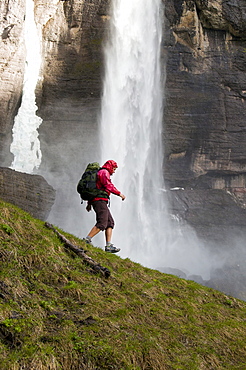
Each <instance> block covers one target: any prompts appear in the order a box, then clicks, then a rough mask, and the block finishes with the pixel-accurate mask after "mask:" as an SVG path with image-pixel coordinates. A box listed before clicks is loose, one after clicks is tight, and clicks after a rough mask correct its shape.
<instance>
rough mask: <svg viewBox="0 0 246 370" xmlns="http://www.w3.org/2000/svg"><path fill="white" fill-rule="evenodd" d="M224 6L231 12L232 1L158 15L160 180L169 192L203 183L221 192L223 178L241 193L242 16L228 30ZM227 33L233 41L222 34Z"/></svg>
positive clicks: (245, 59)
mask: <svg viewBox="0 0 246 370" xmlns="http://www.w3.org/2000/svg"><path fill="white" fill-rule="evenodd" d="M232 3H233V4H234V7H235V9H238V7H239V5H238V2H236V1H234V2H231V1H230V2H229V1H228V2H221V1H196V2H193V1H182V2H179V4H180V7H179V8H178V9H177V8H176V9H175V7H173V9H172V12H168V8H167V9H166V17H167V24H166V34H167V36H168V37H167V38H166V41H165V43H166V45H165V47H166V53H167V56H166V59H167V81H166V104H165V151H166V155H165V178H166V181H167V184H170V185H171V186H177V185H180V186H183V187H195V186H198V187H200V183H201V177H204V176H206V175H207V176H210V177H213V178H214V181H213V184H211V186H210V187H212V188H220V189H224V188H225V187H226V186H225V184H224V181H223V179H222V178H223V177H225V176H227V179H228V178H229V176H231V177H233V180H234V183H235V186H237V185H238V186H239V187H245V175H244V174H245V172H246V160H245V158H246V145H245V144H246V127H245V122H244V114H243V112H244V111H245V97H246V95H245V91H246V78H245V70H246V53H245V41H244V39H243V35H244V32H245V31H246V15H245V13H241V17H240V19H239V18H235V17H234V18H235V19H234V21H233V22H232V20H231V18H232V16H231V15H230V11H229V10H228V9H229V8H230V7H231V6H232ZM181 4H182V5H181ZM196 5H197V6H196ZM222 5H223V6H222ZM216 6H217V8H216ZM241 8H242V7H240V9H241ZM181 9H182V11H181ZM233 14H234V15H235V13H234V12H233ZM242 17H243V19H242ZM209 20H210V23H209ZM236 20H237V22H238V26H237V27H236V24H235V22H236ZM219 27H220V28H219ZM232 27H233V29H236V28H237V29H240V30H241V32H240V35H242V37H241V38H240V37H235V35H234V34H235V33H237V32H236V31H235V32H234V33H233V34H232V33H229V32H228V31H227V30H231V29H232ZM237 34H238V33H237ZM236 177H237V178H238V183H237V180H236ZM239 183H240V184H239ZM203 187H204V186H203Z"/></svg>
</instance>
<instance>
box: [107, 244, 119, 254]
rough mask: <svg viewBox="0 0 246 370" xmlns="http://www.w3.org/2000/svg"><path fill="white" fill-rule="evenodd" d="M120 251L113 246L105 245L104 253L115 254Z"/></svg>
mask: <svg viewBox="0 0 246 370" xmlns="http://www.w3.org/2000/svg"><path fill="white" fill-rule="evenodd" d="M119 251H120V248H116V247H115V246H114V245H113V244H109V245H106V247H105V252H110V253H117V252H119Z"/></svg>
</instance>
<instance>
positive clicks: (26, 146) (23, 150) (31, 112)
mask: <svg viewBox="0 0 246 370" xmlns="http://www.w3.org/2000/svg"><path fill="white" fill-rule="evenodd" d="M40 40H41V37H40V35H39V34H38V30H37V26H36V23H35V20H34V2H33V0H26V18H25V45H26V63H25V73H24V85H23V93H22V101H21V106H20V108H19V110H18V114H17V116H16V117H15V121H14V126H13V130H12V131H13V141H12V144H11V146H10V151H11V153H12V154H13V155H14V159H13V162H12V164H11V168H13V169H15V170H17V171H20V172H26V173H32V172H33V171H34V170H35V169H37V168H38V167H39V165H40V164H41V159H42V154H41V150H40V142H39V139H38V131H37V129H38V127H39V126H40V124H41V123H42V119H41V118H40V117H38V116H37V115H36V111H37V109H38V107H37V105H36V101H35V100H36V97H35V88H36V85H37V82H38V79H39V70H40V66H41V60H42V57H41V41H40Z"/></svg>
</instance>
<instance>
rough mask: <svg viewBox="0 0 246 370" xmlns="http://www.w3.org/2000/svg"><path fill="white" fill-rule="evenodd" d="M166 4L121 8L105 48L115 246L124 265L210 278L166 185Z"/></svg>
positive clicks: (104, 114)
mask: <svg viewBox="0 0 246 370" xmlns="http://www.w3.org/2000/svg"><path fill="white" fill-rule="evenodd" d="M161 4H162V2H161V0H148V1H143V0H115V1H114V2H113V9H112V16H111V28H110V35H109V41H108V43H107V45H106V47H105V81H104V91H103V97H102V109H101V121H100V123H101V125H100V129H101V136H100V137H101V146H102V148H101V150H102V163H103V162H104V161H106V160H107V159H114V160H116V161H117V162H118V166H119V168H118V170H117V171H116V173H115V175H114V177H113V183H114V184H115V185H116V186H117V188H118V189H119V190H120V191H121V192H122V193H123V194H125V195H126V200H125V201H124V202H122V201H121V200H120V198H118V197H115V196H112V197H111V198H112V199H111V210H112V213H113V215H114V217H115V220H116V228H115V230H114V234H113V242H114V243H115V245H116V246H117V247H120V248H121V252H120V255H121V256H122V257H130V258H131V259H133V260H135V261H137V262H140V263H142V264H143V265H145V266H148V267H154V268H158V267H171V268H178V269H182V270H183V271H185V272H187V273H188V274H199V275H202V276H203V277H204V278H208V277H209V270H210V267H211V264H212V262H211V261H209V256H208V252H207V251H206V250H205V248H204V246H203V245H201V243H200V241H199V240H198V238H197V236H196V235H195V233H194V232H193V231H192V230H189V229H186V230H184V229H183V230H182V228H181V225H180V224H179V223H176V224H175V225H173V223H172V222H171V219H170V218H169V215H168V206H167V201H166V199H165V190H164V179H163V167H162V161H163V151H162V101H163V91H162V86H164V82H165V81H164V80H165V76H164V75H163V74H162V73H161V70H164V68H161V65H160V49H161V48H160V46H161V41H162V19H163V12H162V5H161Z"/></svg>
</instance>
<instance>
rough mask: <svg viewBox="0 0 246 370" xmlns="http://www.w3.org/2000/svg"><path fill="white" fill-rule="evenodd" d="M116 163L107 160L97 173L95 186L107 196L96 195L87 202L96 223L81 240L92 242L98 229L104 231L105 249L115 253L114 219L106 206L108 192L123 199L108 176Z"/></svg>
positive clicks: (112, 171) (114, 168)
mask: <svg viewBox="0 0 246 370" xmlns="http://www.w3.org/2000/svg"><path fill="white" fill-rule="evenodd" d="M117 168H118V165H117V163H116V162H115V161H113V160H109V161H107V162H106V163H105V164H104V165H103V166H102V168H101V169H100V170H99V171H98V173H97V181H96V187H97V189H100V190H104V191H105V192H106V193H107V197H106V196H105V197H103V196H101V197H100V196H98V197H95V198H94V199H92V201H90V202H88V204H87V206H86V210H87V211H88V212H90V211H91V207H93V209H94V211H95V213H96V224H95V226H93V228H92V229H91V231H90V232H89V234H88V235H87V237H86V238H84V239H83V240H84V241H85V242H86V243H88V244H92V242H91V239H92V238H93V237H94V236H95V235H97V234H98V233H99V232H100V231H105V239H106V246H105V251H106V252H110V253H117V252H119V251H120V248H116V247H115V246H114V245H113V244H112V243H111V239H112V232H113V228H114V219H113V217H112V215H111V212H110V210H109V208H108V202H109V197H110V194H111V193H112V194H115V195H118V196H119V197H121V199H122V200H125V198H126V197H125V195H123V194H122V193H121V192H120V191H119V190H118V189H116V187H115V186H114V185H113V183H112V182H111V179H110V176H112V175H113V174H114V173H115V171H116V169H117Z"/></svg>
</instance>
